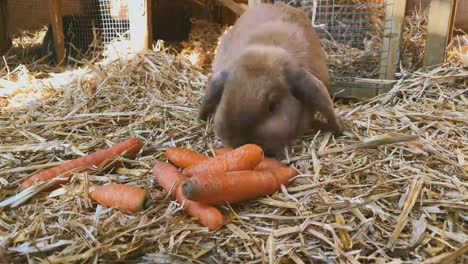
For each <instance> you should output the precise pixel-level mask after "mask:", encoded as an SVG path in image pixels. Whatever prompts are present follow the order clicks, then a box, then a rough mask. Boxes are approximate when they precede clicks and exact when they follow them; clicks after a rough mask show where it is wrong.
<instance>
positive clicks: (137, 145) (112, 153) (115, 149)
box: [21, 138, 143, 191]
mask: <svg viewBox="0 0 468 264" xmlns="http://www.w3.org/2000/svg"><path fill="white" fill-rule="evenodd" d="M142 147H143V142H141V140H139V139H138V138H130V139H127V140H125V141H123V142H120V143H117V144H115V145H113V146H112V147H110V148H107V149H102V150H99V151H96V152H94V153H92V154H89V155H86V156H83V157H79V158H76V159H73V160H69V161H67V162H65V163H63V164H60V165H58V166H56V167H52V168H50V169H47V170H45V171H42V172H39V173H37V174H34V175H32V176H31V177H29V178H27V179H26V180H24V181H23V183H22V184H21V187H22V188H23V189H26V188H28V187H30V186H31V185H32V184H33V183H34V182H35V181H47V180H50V179H52V178H55V177H58V176H61V177H62V176H63V177H66V179H64V180H60V181H56V182H55V183H54V184H52V185H51V186H50V187H48V188H46V189H45V190H44V191H51V190H54V189H56V188H58V187H60V185H62V184H66V183H68V182H70V180H71V177H72V176H73V174H72V173H70V171H71V170H76V169H81V168H83V169H84V168H86V170H88V171H92V169H91V168H90V167H91V166H99V165H100V164H101V163H103V162H106V161H110V160H112V159H114V158H115V157H116V156H120V155H124V156H125V157H128V158H133V157H134V156H136V154H138V152H139V151H140V149H141V148H142Z"/></svg>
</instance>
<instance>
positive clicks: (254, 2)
mask: <svg viewBox="0 0 468 264" xmlns="http://www.w3.org/2000/svg"><path fill="white" fill-rule="evenodd" d="M266 2H267V1H266V0H249V7H254V6H256V5H259V4H261V3H266Z"/></svg>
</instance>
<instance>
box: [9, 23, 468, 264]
mask: <svg viewBox="0 0 468 264" xmlns="http://www.w3.org/2000/svg"><path fill="white" fill-rule="evenodd" d="M423 19H424V16H422V15H421V14H415V15H414V16H413V17H410V18H408V19H407V21H406V25H405V34H404V41H403V42H404V43H403V47H404V48H406V49H405V50H403V52H402V54H406V55H405V56H403V57H404V58H405V61H404V63H402V65H404V67H405V68H402V69H401V78H400V79H399V80H398V81H397V82H396V83H395V85H394V87H393V89H392V90H391V91H390V92H389V93H388V94H384V95H381V96H378V97H376V98H373V99H370V100H368V101H365V102H359V103H354V104H341V103H339V102H338V103H337V104H338V105H337V111H338V114H339V115H340V116H343V118H344V120H345V122H346V125H347V126H348V132H347V133H346V134H345V135H344V136H341V137H333V136H331V135H330V134H328V133H321V132H315V131H312V132H311V133H309V134H308V135H306V136H304V137H303V138H302V139H301V140H300V141H299V142H297V143H296V144H294V146H292V147H291V148H288V149H287V150H286V151H285V152H286V155H285V160H284V161H285V162H288V163H290V164H292V165H293V166H295V167H296V168H297V169H298V170H299V172H300V177H298V178H297V179H296V180H295V181H294V182H293V183H292V184H291V185H290V186H288V187H287V188H284V189H282V190H281V191H279V192H277V193H276V194H274V195H272V196H269V197H263V198H259V199H256V200H252V201H248V202H243V203H239V204H234V205H225V206H220V207H219V209H220V210H221V211H222V213H223V214H224V216H225V217H226V223H225V225H224V226H223V227H221V228H220V229H219V230H217V231H212V232H209V231H208V230H207V229H206V228H205V227H202V226H201V225H199V224H198V222H197V221H196V220H195V219H192V218H190V217H189V216H187V214H185V213H184V211H183V209H182V208H181V206H180V204H178V203H177V202H175V201H174V200H173V199H172V198H171V197H168V196H167V194H166V192H165V191H164V190H163V189H162V188H161V187H160V186H159V185H158V184H156V183H155V182H154V180H153V177H152V174H151V168H152V166H153V165H154V163H155V162H156V161H159V160H165V155H164V149H165V147H167V146H179V147H185V148H189V149H192V150H196V151H199V152H202V153H205V154H209V155H211V153H212V151H213V149H214V148H216V147H218V146H219V142H218V141H217V139H216V137H215V136H214V134H213V129H212V125H211V124H204V123H200V122H199V121H198V120H197V119H196V116H197V107H198V105H199V102H200V99H201V96H202V92H203V86H204V84H205V82H206V81H207V74H208V72H209V63H210V60H211V57H212V53H213V51H214V48H215V46H216V41H217V37H218V35H219V34H221V32H222V31H223V28H221V27H218V26H216V25H212V27H211V28H208V26H207V25H206V24H204V25H201V26H199V27H198V28H199V30H198V31H197V29H194V31H193V32H192V34H191V39H190V40H189V41H188V42H186V43H182V44H181V45H178V46H177V47H176V46H174V47H175V48H171V47H169V46H166V47H164V45H156V47H155V48H154V50H151V51H148V52H146V53H144V54H139V55H132V54H127V53H125V50H124V49H121V50H118V51H119V52H118V53H116V52H115V50H114V52H108V53H107V55H106V54H105V56H104V57H105V59H104V60H102V61H97V62H96V63H90V62H89V61H83V62H80V66H79V67H74V68H72V67H69V69H67V70H66V71H64V70H58V69H56V68H54V67H51V66H46V65H44V64H42V63H41V62H40V61H39V60H38V59H35V60H28V58H26V57H24V56H23V55H24V54H22V53H15V52H10V53H8V54H6V55H5V56H4V57H3V62H2V64H1V67H0V199H1V200H2V201H3V204H2V207H0V259H3V260H5V261H6V263H19V262H26V261H27V262H29V263H98V262H99V263H107V262H112V263H118V262H119V260H120V261H121V262H124V263H298V264H299V263H311V262H314V263H416V262H418V263H420V262H425V263H449V262H451V261H453V262H457V263H463V262H464V261H465V262H466V261H467V260H468V259H467V257H466V252H467V250H468V234H467V221H468V214H467V212H468V204H467V198H468V191H467V188H468V183H467V182H468V181H467V179H468V174H467V170H468V155H467V153H468V129H467V125H468V114H467V113H468V98H467V88H466V83H464V81H466V79H467V78H468V70H467V69H466V67H464V65H463V61H462V59H460V58H461V57H460V56H461V55H460V53H459V52H457V49H458V45H457V44H454V45H452V47H451V49H450V54H451V55H450V56H451V58H452V59H451V60H450V62H448V63H446V64H444V65H441V66H439V67H434V68H432V69H427V70H418V68H419V67H417V65H418V63H419V62H420V57H419V56H420V54H421V52H419V53H418V50H419V51H420V50H421V47H423V45H424V44H423V42H422V41H421V39H422V38H423V37H424V26H422V25H421V23H422V22H424V21H423ZM421 21H422V22H421ZM216 32H217V33H216ZM34 37H37V34H32V33H28V34H26V33H25V34H23V35H22V36H20V37H19V38H18V39H16V42H15V45H16V46H17V47H18V46H21V45H23V46H27V45H29V44H28V43H27V41H28V39H29V41H30V42H34V40H33V39H34ZM160 44H161V43H160ZM405 52H406V53H405ZM116 55H118V56H116ZM106 56H107V57H106ZM129 137H138V138H140V139H141V140H142V141H144V143H145V146H144V149H143V151H142V152H141V153H140V154H139V155H138V157H137V158H136V159H135V160H126V159H121V160H120V161H119V166H118V168H116V169H115V170H113V171H111V172H108V173H95V174H90V175H88V174H76V175H75V176H74V178H73V180H72V181H71V183H69V184H67V185H64V186H62V187H61V188H59V189H57V190H55V191H52V192H45V193H44V192H39V190H33V191H32V193H29V194H28V195H27V196H19V197H18V199H19V200H18V201H17V202H15V203H10V204H7V205H5V201H6V199H8V198H9V197H12V196H14V195H15V194H18V193H19V191H20V189H19V184H20V183H21V182H22V180H23V179H25V178H26V177H28V176H29V175H31V174H32V173H34V172H37V171H39V170H42V169H45V168H49V167H51V166H55V165H57V164H60V163H63V161H65V160H69V159H73V158H76V157H79V156H82V155H85V154H87V153H91V152H93V151H94V150H97V149H102V148H105V147H108V146H110V145H112V144H115V143H117V142H120V141H123V140H125V139H127V138H129ZM111 182H112V183H125V184H130V185H135V186H139V187H143V188H145V189H147V190H148V191H149V192H150V193H151V198H152V200H153V201H154V203H153V204H152V206H150V207H149V208H148V209H147V210H145V211H143V212H140V213H137V214H126V213H123V212H121V211H119V210H117V209H114V208H105V207H102V206H100V205H98V204H96V203H95V202H93V201H91V200H90V198H89V196H88V190H89V188H90V187H92V186H99V185H104V184H107V183H111Z"/></svg>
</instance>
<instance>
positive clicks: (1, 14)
mask: <svg viewBox="0 0 468 264" xmlns="http://www.w3.org/2000/svg"><path fill="white" fill-rule="evenodd" d="M8 20H9V16H8V0H0V51H6V50H8V49H9V48H10V47H11V39H10V35H9V34H8V23H9V21H8Z"/></svg>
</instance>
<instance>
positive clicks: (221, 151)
mask: <svg viewBox="0 0 468 264" xmlns="http://www.w3.org/2000/svg"><path fill="white" fill-rule="evenodd" d="M232 150H233V148H229V147H222V148H218V149H214V153H215V155H216V156H219V155H223V154H224V153H228V152H229V151H232Z"/></svg>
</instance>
